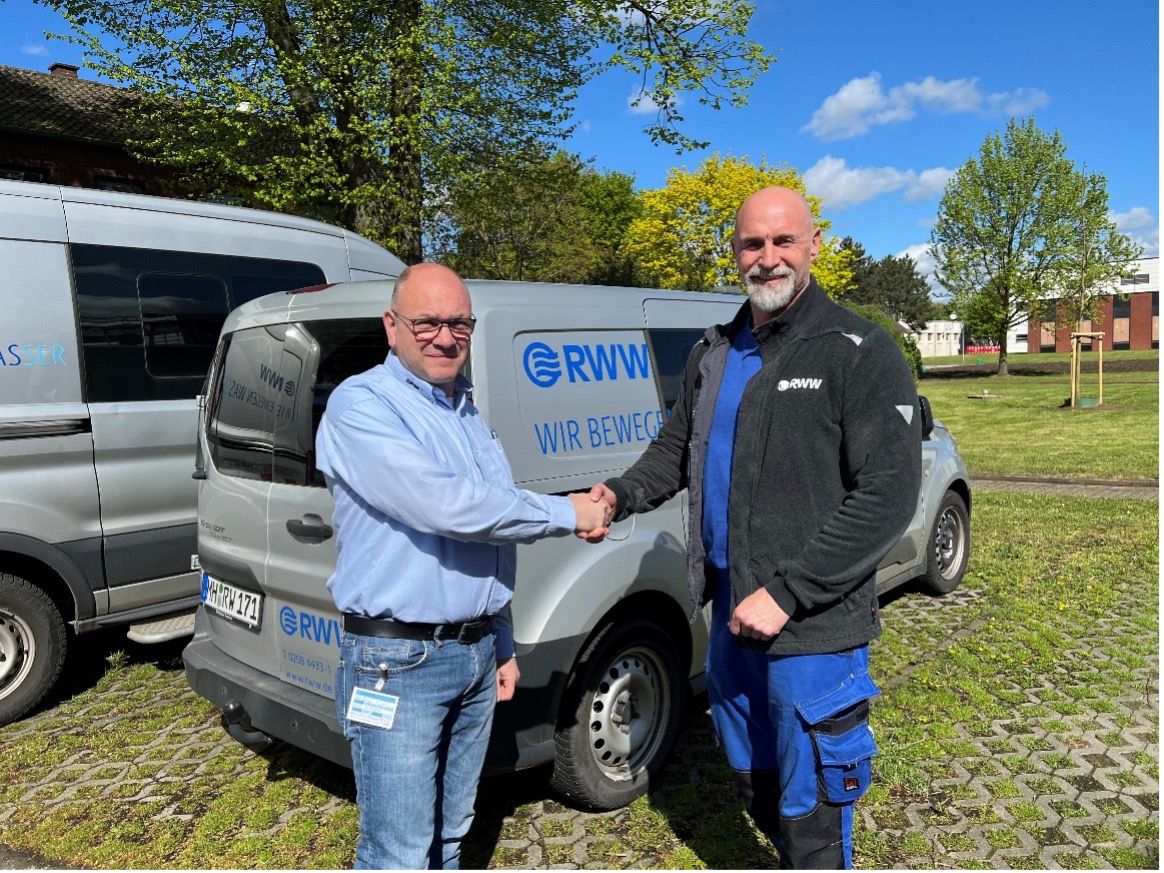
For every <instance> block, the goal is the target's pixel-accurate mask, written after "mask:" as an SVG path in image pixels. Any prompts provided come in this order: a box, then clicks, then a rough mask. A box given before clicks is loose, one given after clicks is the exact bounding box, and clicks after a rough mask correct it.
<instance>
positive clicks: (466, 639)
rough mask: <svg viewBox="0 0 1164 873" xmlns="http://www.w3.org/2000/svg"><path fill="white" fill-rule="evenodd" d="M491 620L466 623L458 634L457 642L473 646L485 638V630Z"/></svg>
mask: <svg viewBox="0 0 1164 873" xmlns="http://www.w3.org/2000/svg"><path fill="white" fill-rule="evenodd" d="M488 624H489V619H487V618H479V619H477V620H476V621H466V622H464V623H463V624H462V625H461V629H460V630H459V631H458V632H457V642H458V643H461V644H462V645H471V644H472V643H475V642H477V641H478V640H480V639H481V637H483V636H485V628H486V626H487V625H488Z"/></svg>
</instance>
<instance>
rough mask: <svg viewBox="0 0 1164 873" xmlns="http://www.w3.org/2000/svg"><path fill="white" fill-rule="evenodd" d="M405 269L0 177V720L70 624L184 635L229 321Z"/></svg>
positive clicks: (316, 244) (195, 214)
mask: <svg viewBox="0 0 1164 873" xmlns="http://www.w3.org/2000/svg"><path fill="white" fill-rule="evenodd" d="M403 267H404V265H403V264H402V263H401V262H400V261H399V260H398V259H397V258H396V257H394V256H393V255H391V254H389V253H388V252H387V251H385V250H384V249H382V248H381V247H379V246H377V245H375V244H374V243H371V242H369V241H368V240H365V239H363V238H361V237H359V236H356V235H354V234H352V233H349V232H347V231H344V230H342V229H340V228H336V227H331V226H329V225H325V224H322V223H320V222H316V221H309V220H306V219H300V218H294V217H291V216H285V215H277V214H273V213H266V212H260V211H256V210H251V209H240V208H236V207H229V206H219V205H212V204H205V203H192V202H185V201H178V200H167V199H163V198H158V197H144V196H138V195H131V194H121V193H113V192H107V191H95V190H88V189H81V188H61V187H57V186H54V185H42V184H32V183H25V182H6V181H0V724H4V723H6V722H9V721H11V720H13V719H15V718H19V717H20V716H21V715H22V714H23V713H25V712H27V711H28V710H29V709H30V708H32V707H33V706H35V705H36V704H37V702H39V701H40V700H41V699H42V698H43V697H44V695H45V693H46V692H47V691H48V690H49V689H50V688H51V687H52V685H53V683H54V682H55V681H56V679H57V677H58V675H59V673H60V671H61V667H62V664H63V663H64V658H65V652H66V649H67V645H68V641H69V639H70V634H71V633H81V632H84V631H89V630H93V629H95V628H99V627H106V626H109V625H114V624H120V625H125V624H129V625H131V629H130V635H131V637H133V638H135V639H139V640H143V641H157V640H161V639H167V638H172V637H175V636H179V635H182V634H186V635H188V634H189V633H191V631H192V630H193V610H194V608H195V606H196V605H197V603H198V599H199V594H198V592H199V579H200V576H201V574H200V572H199V571H198V567H197V558H196V554H195V535H194V531H195V526H196V521H195V508H196V500H197V487H196V483H195V482H194V481H193V480H192V479H191V471H192V470H193V469H194V439H193V435H194V430H195V424H196V420H197V411H196V408H195V397H196V396H197V395H198V393H199V391H200V389H201V388H202V385H203V383H204V381H205V379H206V372H207V369H208V367H209V364H210V360H211V357H212V356H213V353H214V348H215V345H216V344H217V342H218V335H219V331H220V329H221V328H222V324H223V321H224V320H225V319H226V315H227V313H228V312H229V311H230V310H231V309H232V308H234V307H235V306H237V305H238V304H240V303H244V302H246V301H248V300H251V299H252V298H255V297H259V296H262V295H265V294H269V293H271V292H274V291H282V290H287V289H290V288H299V287H303V286H307V285H318V284H321V283H325V282H335V281H348V280H352V279H369V278H383V277H385V276H396V275H399V273H400V271H401V270H402V269H403ZM70 628H71V629H70Z"/></svg>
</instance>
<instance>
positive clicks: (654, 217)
mask: <svg viewBox="0 0 1164 873" xmlns="http://www.w3.org/2000/svg"><path fill="white" fill-rule="evenodd" d="M769 185H783V186H785V187H787V188H792V189H795V190H796V191H799V192H800V193H802V194H805V196H806V198H807V200H808V203H809V206H810V207H811V209H812V214H813V218H814V219H815V221H816V224H817V226H818V227H820V228H821V232H822V234H823V235H824V236H823V239H822V242H821V249H820V255H819V256H818V257H817V259H816V261H815V262H814V263H813V267H812V273H813V275H814V276H815V277H816V280H817V281H818V282H819V283H820V285H821V287H823V288H824V289H825V290H826V291H827V292H829V293H830V294H831V295H833V296H839V295H840V294H842V293H843V292H844V289H845V288H846V287H848V285H849V282H850V279H851V275H852V273H851V270H850V267H849V264H850V260H851V255H850V254H849V253H848V252H845V251H842V250H841V249H840V246H839V243H838V241H837V239H836V237H831V236H828V235H827V232H828V230H829V228H830V227H831V223H830V222H829V221H827V220H826V219H823V218H822V217H821V214H820V205H821V201H820V198H819V197H813V196H812V195H810V194H808V193H807V192H806V191H805V188H804V181H803V180H802V179H801V177H800V174H799V173H797V172H796V170H794V169H792V168H791V167H788V166H787V165H785V166H780V167H774V166H771V165H769V164H768V163H767V162H766V161H765V160H763V159H761V160H760V163H759V165H755V164H752V163H751V162H750V161H749V160H748V158H746V157H743V158H734V157H731V156H730V155H729V156H727V157H722V158H721V157H720V156H719V154H715V155H713V156H711V157H709V158H707V159H705V160H704V161H703V163H701V164H700V165H699V167H698V169H696V170H695V171H694V172H690V171H688V170H687V169H686V168H683V169H673V170H671V171H670V172H669V173H668V174H667V183H666V184H665V185H664V186H663V187H662V188H657V189H653V190H648V191H644V192H643V195H642V196H643V215H642V217H641V218H639V219H637V220H635V221H633V222H632V223H631V225H630V228H629V229H628V230H627V235H626V241H625V242H624V244H623V249H624V251H625V252H626V253H627V254H629V255H630V256H631V257H633V258H634V260H635V264H636V267H637V269H638V270H639V271H640V275H641V278H642V280H643V283H644V284H647V285H654V286H657V287H659V288H675V289H679V290H687V291H710V290H712V289H713V288H716V287H721V286H725V285H728V286H736V287H740V281H739V272H738V271H737V269H736V265H735V260H734V259H733V257H732V251H731V237H732V234H733V233H734V232H735V222H736V211H737V210H738V209H739V208H740V204H742V203H743V202H744V200H746V199H747V198H748V197H749V196H750V195H752V194H754V193H755V192H756V191H758V190H760V189H761V188H764V187H767V186H769Z"/></svg>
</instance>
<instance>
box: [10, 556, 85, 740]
mask: <svg viewBox="0 0 1164 873" xmlns="http://www.w3.org/2000/svg"><path fill="white" fill-rule="evenodd" d="M67 648H68V636H67V634H66V631H65V621H64V618H62V616H61V613H60V610H58V609H57V607H56V604H55V603H53V601H52V598H51V597H49V596H48V595H47V594H46V593H45V592H44V591H42V590H41V589H39V588H37V587H36V586H35V585H33V584H32V583H31V582H29V581H28V580H27V579H22V578H21V577H20V576H13V575H11V574H9V573H0V659H2V660H0V725H4V724H8V723H9V722H12V721H16V719H18V718H20V717H21V716H23V715H24V714H25V713H27V712H28V711H29V710H31V709H32V708H33V707H34V706H36V705H37V704H38V703H40V702H41V700H43V699H44V696H45V695H46V694H48V692H49V691H50V689H52V687H53V686H54V685H55V684H56V682H57V678H58V677H59V676H60V675H61V668H62V667H64V664H65V652H66V650H67Z"/></svg>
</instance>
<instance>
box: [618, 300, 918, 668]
mask: <svg viewBox="0 0 1164 873" xmlns="http://www.w3.org/2000/svg"><path fill="white" fill-rule="evenodd" d="M750 312H751V305H750V303H745V304H744V305H743V306H742V307H741V308H740V312H739V313H738V314H737V315H736V317H735V318H734V319H733V320H732V322H731V323H729V324H726V325H717V326H715V327H712V328H710V329H709V330H708V331H707V334H706V335H705V337H704V339H703V340H701V341H700V342H699V343H698V344H697V345H696V346H695V348H694V349H693V350H692V352H691V356H690V358H689V359H688V361H687V369H686V373H685V376H684V384H683V390H682V392H681V393H680V396H679V399H678V401H677V402H676V404H675V407H674V409H673V410H672V412H671V416H670V417H669V418H668V419H667V422H666V423H665V424H664V425H663V428H662V429H661V430H660V432H659V435H658V437H657V438H656V439H655V440H654V441H653V442H652V443H651V444H650V445H649V446H648V447H647V450H646V451H645V452H644V453H643V455H642V457H641V458H640V459H639V460H638V461H637V462H636V463H635V465H634V466H633V467H631V468H630V469H629V470H627V471H626V472H625V473H624V474H623V475H622V476H621V477H618V478H615V479H610V480H608V481H607V483H606V484H607V485H608V486H609V487H610V488H611V490H613V491H614V493H615V495H616V497H617V498H618V516H617V517H619V518H624V517H625V516H626V515H628V514H630V513H633V512H646V511H649V510H651V509H654V508H655V507H657V506H659V505H660V504H662V503H664V502H665V501H667V500H668V499H670V498H671V497H673V496H674V495H675V494H676V493H678V492H679V491H680V490H681V489H683V488H687V490H688V500H689V504H690V512H689V514H688V518H689V524H688V531H687V543H688V547H687V551H688V582H689V585H690V590H691V600H692V616H691V617H692V620H694V619H695V616H696V614H697V613H698V610H699V608H700V607H701V606H702V604H703V603H705V602H706V600H708V599H710V596H711V592H710V590H705V588H707V585H706V571H705V565H704V550H703V541H702V537H701V535H700V531H701V527H702V516H703V467H704V460H705V457H706V449H707V438H708V434H709V433H710V431H711V419H712V415H713V413H714V410H715V402H716V397H717V395H718V393H719V385H720V382H721V380H722V377H723V371H724V366H725V362H726V360H727V352H728V349H729V347H730V345H731V341H732V339H733V337H734V336H735V334H736V332H737V331H739V330H740V328H741V327H742V325H743V324H744V323H745V322H746V320H747V319H748V317H749V315H750ZM754 333H755V336H756V340H757V342H758V343H759V346H760V353H761V358H762V361H763V364H762V366H761V369H760V372H759V373H757V374H756V375H755V376H753V377H752V379H751V380H750V381H749V382H748V384H747V386H746V387H745V389H744V394H743V398H742V400H741V402H740V409H739V414H738V419H737V424H736V441H735V447H734V451H733V455H732V480H731V486H730V489H729V498H728V558H729V562H730V577H731V587H732V608H733V609H734V608H735V606H736V605H737V604H739V602H740V601H741V600H743V599H744V598H745V597H747V596H748V595H749V594H751V593H753V592H754V591H756V590H758V589H759V588H761V587H764V588H766V589H767V590H768V592H769V593H770V594H771V595H772V597H773V598H774V599H775V600H776V602H777V603H778V604H779V605H780V607H781V609H783V610H784V611H785V612H786V613H788V615H789V616H790V617H791V618H790V619H789V621H788V624H787V625H785V627H784V630H783V631H781V632H780V633H779V634H777V635H776V636H775V637H774V638H773V639H772V640H771V641H770V642H768V643H763V642H759V641H753V640H748V639H740V640H739V641H738V642H739V644H740V645H746V646H749V647H752V648H761V649H765V650H767V651H769V652H771V653H772V654H821V653H826V652H838V651H843V650H845V649H849V648H852V647H854V646H858V645H862V644H864V643H867V642H869V641H870V640H872V639H874V638H875V637H877V636H878V635H879V634H880V633H881V624H880V620H879V618H878V614H877V596H876V592H875V585H874V577H875V574H876V570H877V565H878V563H879V562H880V561H881V559H882V558H883V557H884V556H885V555H886V554H887V553H888V552H889V550H890V549H891V548H892V547H893V545H894V544H895V543H896V542H897V540H898V539H899V538H900V537H901V535H902V533H904V532H905V529H906V527H907V525H908V524H909V520H910V518H911V517H912V516H913V514H914V512H915V510H916V508H917V501H918V491H919V488H920V485H921V414H920V411H919V408H918V399H917V389H916V387H915V385H914V381H913V375H912V373H911V372H910V369H909V365H908V364H907V363H906V361H905V357H904V356H903V355H902V353H901V350H900V349H899V348H898V346H897V343H896V342H894V340H893V338H892V337H891V336H890V335H889V334H888V333H887V332H886V331H885V330H884V329H883V328H881V327H879V326H877V325H875V324H874V323H873V322H871V321H869V320H868V319H865V318H862V317H861V316H859V315H857V314H855V313H853V312H851V311H849V310H848V309H845V308H844V307H843V306H840V305H838V304H836V303H834V302H833V301H832V300H830V299H829V298H828V296H827V295H826V294H825V293H824V291H822V290H821V288H820V286H819V285H817V284H816V280H813V281H812V282H810V283H809V286H808V287H807V288H806V289H805V290H804V292H803V293H802V294H801V295H800V297H799V298H798V299H797V300H796V302H795V303H793V305H792V306H791V307H789V309H788V310H786V311H785V312H784V313H782V314H781V315H780V316H779V317H778V318H775V319H772V320H771V321H768V322H766V323H765V324H763V325H761V326H760V327H759V328H757V329H756V330H755V331H754Z"/></svg>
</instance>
